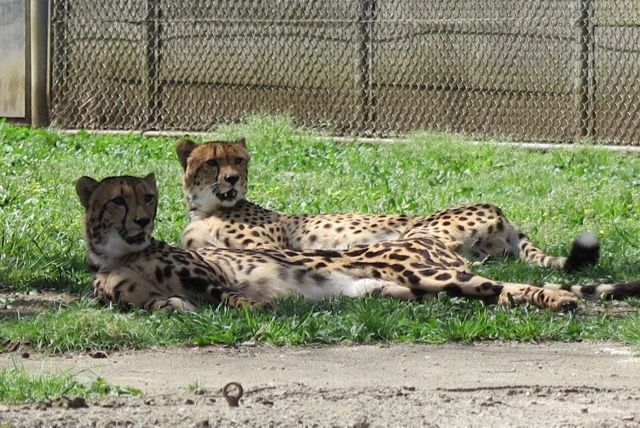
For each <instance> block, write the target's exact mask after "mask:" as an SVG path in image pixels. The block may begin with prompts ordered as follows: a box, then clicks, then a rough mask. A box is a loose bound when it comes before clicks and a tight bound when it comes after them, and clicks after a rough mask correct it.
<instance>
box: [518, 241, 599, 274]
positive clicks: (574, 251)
mask: <svg viewBox="0 0 640 428" xmlns="http://www.w3.org/2000/svg"><path fill="white" fill-rule="evenodd" d="M518 239H519V242H518V249H519V252H518V255H519V258H520V260H522V261H525V262H528V263H532V264H534V265H537V266H540V267H555V268H559V269H563V270H565V271H567V272H573V271H576V270H579V269H582V268H584V267H587V266H593V265H595V264H596V263H597V262H598V258H599V257H600V242H599V241H598V238H596V236H595V235H594V234H593V233H590V232H584V233H582V234H581V235H580V236H578V237H577V238H576V239H575V240H574V241H573V245H572V246H571V252H570V253H569V256H568V257H554V256H549V255H547V254H545V253H544V252H543V251H542V250H540V249H539V248H537V247H536V246H535V245H534V244H533V242H532V241H531V240H530V239H529V238H527V236H526V235H524V234H520V235H519V236H518Z"/></svg>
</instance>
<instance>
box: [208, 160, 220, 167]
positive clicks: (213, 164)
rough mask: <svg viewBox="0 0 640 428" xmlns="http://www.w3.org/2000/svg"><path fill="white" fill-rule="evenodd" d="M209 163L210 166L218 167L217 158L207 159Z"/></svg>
mask: <svg viewBox="0 0 640 428" xmlns="http://www.w3.org/2000/svg"><path fill="white" fill-rule="evenodd" d="M207 165H209V166H213V167H217V166H218V162H216V160H215V159H209V160H208V161H207Z"/></svg>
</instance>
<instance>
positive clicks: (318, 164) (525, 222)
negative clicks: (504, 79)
mask: <svg viewBox="0 0 640 428" xmlns="http://www.w3.org/2000/svg"><path fill="white" fill-rule="evenodd" d="M219 131H220V133H221V134H222V135H223V136H224V137H228V138H235V137H239V136H245V137H246V138H247V141H248V144H249V149H250V151H251V153H252V155H253V158H252V161H251V170H250V186H249V198H250V199H251V200H252V201H254V202H256V203H258V204H261V205H263V206H265V207H268V208H270V209H274V210H278V211H282V212H288V213H332V212H360V213H403V214H428V213H431V212H433V211H436V210H439V209H443V208H447V207H450V206H453V205H458V204H464V203H477V202H491V203H495V204H497V205H499V206H500V207H501V208H502V209H503V211H504V212H505V214H506V215H507V216H508V217H509V219H510V220H511V221H513V222H514V223H515V224H517V225H518V226H519V227H520V228H521V230H522V231H524V232H525V233H527V234H528V235H529V236H530V237H531V238H532V239H533V240H534V241H535V242H537V243H538V244H539V245H540V246H541V247H542V248H544V249H545V250H546V251H548V252H549V253H552V254H565V253H566V252H567V251H568V250H569V248H570V244H571V240H572V239H573V237H575V236H576V235H578V234H579V233H580V232H582V231H584V230H591V231H593V232H596V233H597V234H598V235H599V236H600V238H601V239H602V241H603V246H602V252H601V263H600V264H599V266H598V267H595V268H592V269H589V270H587V271H586V272H581V273H580V274H575V275H569V274H565V273H563V272H558V271H555V270H550V269H539V268H535V267H531V266H528V265H526V264H524V263H521V262H518V261H513V260H508V261H495V262H491V263H488V264H486V265H484V266H481V267H478V268H476V269H475V270H476V272H478V273H481V274H482V275H485V276H488V277H492V278H495V279H499V280H509V281H512V282H534V283H542V282H563V283H574V282H578V283H593V282H602V281H608V282H609V281H623V280H628V279H634V278H638V277H640V263H638V261H639V260H640V244H639V242H640V241H639V240H638V236H639V235H640V210H639V209H638V208H639V207H638V204H639V197H640V157H639V156H638V155H637V154H620V153H613V152H608V151H601V150H597V149H594V148H592V147H589V146H584V147H582V148H579V149H577V150H571V151H569V150H558V151H555V150H554V151H547V152H542V151H528V150H524V149H516V148H505V147H495V146H487V145H485V146H474V145H470V144H467V143H465V142H464V141H463V140H461V139H459V138H456V137H454V136H451V135H444V134H435V135H434V134H415V135H413V136H411V137H410V138H408V139H407V141H406V142H402V143H395V144H382V145H371V144H358V143H329V142H326V141H323V140H321V139H318V138H315V137H313V136H311V135H308V134H306V133H305V132H303V131H301V130H299V129H295V128H294V127H293V126H292V125H291V123H290V122H289V121H287V120H284V119H268V118H254V119H252V120H249V121H248V122H247V123H244V124H239V125H234V126H225V127H222V128H221V129H220V130H219ZM176 140H177V139H172V138H147V137H142V136H139V135H135V134H131V135H127V136H104V135H103V136H94V135H89V134H88V133H80V134H78V135H66V134H60V133H58V132H55V131H46V130H32V129H28V128H19V127H14V126H9V125H7V124H2V123H0V289H9V290H15V291H28V290H32V289H43V288H47V289H50V288H53V289H55V290H59V291H61V292H62V291H63V292H71V293H77V294H79V295H82V296H86V295H88V294H89V292H90V286H89V278H90V274H89V272H88V269H87V268H86V266H85V261H84V251H85V250H84V241H83V237H82V221H83V220H82V209H81V206H80V203H79V202H78V200H77V197H76V195H75V192H74V182H75V180H76V179H77V178H78V177H79V176H80V175H90V176H93V177H94V178H103V177H105V176H108V175H118V174H132V175H143V174H146V173H148V172H151V171H153V172H155V173H156V175H157V177H158V183H159V189H160V193H161V194H160V206H159V212H158V221H157V230H156V237H158V238H160V239H163V240H166V241H168V242H170V243H173V244H177V243H178V242H179V236H180V233H181V231H182V229H183V228H184V226H185V225H186V224H187V215H186V210H185V208H184V203H183V196H182V191H181V175H182V171H181V168H180V165H179V164H178V162H177V160H176V157H175V153H174V147H175V142H176ZM631 304H632V305H635V306H640V301H639V300H638V299H634V300H631ZM605 312H606V311H605ZM591 313H593V311H581V312H578V313H577V314H575V315H562V314H553V313H550V312H547V311H538V310H535V309H531V308H516V309H504V308H498V307H487V306H484V305H482V304H480V303H479V302H466V301H458V300H456V299H438V300H436V301H434V302H428V303H425V304H407V303H403V302H395V301H386V300H385V301H382V300H375V299H367V300H363V301H336V302H326V303H322V304H320V305H316V306H312V305H308V304H306V303H304V302H300V301H296V300H291V301H289V300H288V301H286V302H283V304H282V305H280V306H279V307H277V308H275V309H273V310H265V311H259V312H256V313H250V312H245V311H238V310H229V309H226V308H218V309H216V308H213V309H211V308H204V309H202V310H201V311H200V312H198V313H197V314H195V315H179V314H177V315H176V314H173V315H171V314H169V315H167V314H157V315H149V314H145V313H142V312H132V313H120V312H118V311H115V310H112V309H109V308H102V307H99V306H97V305H96V304H95V303H92V302H90V301H87V300H81V301H80V302H79V303H78V304H74V305H72V306H71V307H69V308H62V309H59V310H58V309H56V310H53V309H52V310H49V311H44V312H42V313H39V314H36V315H31V316H21V317H20V319H17V317H15V316H13V317H11V316H10V317H5V319H0V338H10V339H11V340H13V341H22V342H26V343H29V344H31V345H32V346H34V347H36V348H38V349H42V350H52V351H69V350H84V349H118V348H139V347H148V346H152V345H165V346H173V345H181V344H185V343H196V344H211V343H227V344H237V343H242V342H246V341H249V342H255V341H263V342H269V343H274V344H308V343H336V342H344V341H349V342H372V341H410V342H425V343H441V342H444V341H448V340H463V341H474V340H484V339H513V340H543V339H549V340H577V339H614V340H621V341H626V342H630V343H634V344H636V345H638V346H640V331H639V330H638V327H634V326H640V323H639V322H638V321H640V319H639V315H638V314H637V313H628V314H618V315H606V314H605V315H590V314H591ZM1 347H2V345H0V348H1Z"/></svg>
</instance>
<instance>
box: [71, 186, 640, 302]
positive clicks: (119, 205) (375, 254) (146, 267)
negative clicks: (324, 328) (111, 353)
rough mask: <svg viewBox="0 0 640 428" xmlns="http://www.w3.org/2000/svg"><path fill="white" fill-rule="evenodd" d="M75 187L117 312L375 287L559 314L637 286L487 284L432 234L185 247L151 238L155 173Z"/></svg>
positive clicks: (91, 258)
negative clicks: (309, 246) (333, 246)
mask: <svg viewBox="0 0 640 428" xmlns="http://www.w3.org/2000/svg"><path fill="white" fill-rule="evenodd" d="M76 192H77V194H78V196H79V198H80V201H81V203H82V205H83V206H84V208H85V233H86V243H87V259H88V262H89V265H90V267H91V269H92V271H93V280H92V282H93V287H94V294H95V295H96V296H97V297H98V298H99V299H100V300H102V301H103V302H112V303H115V304H117V305H119V306H121V307H123V308H128V307H142V308H146V309H148V310H157V309H163V308H169V309H177V310H182V311H195V310H196V309H197V307H198V306H199V305H200V304H202V303H206V304H213V305H215V304H219V303H226V304H228V305H230V306H234V307H237V306H244V305H249V306H260V305H263V304H270V303H272V302H274V301H275V300H276V299H278V298H281V297H285V296H290V295H299V296H302V297H303V298H305V299H307V300H311V301H316V300H319V299H323V298H331V297H337V296H345V297H360V296H366V295H370V294H374V293H375V294H379V295H382V296H390V297H395V298H398V299H404V300H421V299H425V298H428V297H430V296H433V295H435V294H437V293H439V292H441V291H442V292H446V293H448V294H451V295H454V296H465V297H468V298H478V299H483V300H485V301H487V302H495V303H499V304H502V305H513V304H518V303H528V304H532V305H535V306H538V307H541V308H549V309H553V310H563V309H571V308H573V307H575V306H576V304H577V296H578V295H580V294H585V292H586V294H588V295H592V296H599V295H601V294H603V293H609V294H613V295H614V297H616V293H618V294H620V293H621V292H622V293H625V292H626V293H629V290H631V293H635V294H636V295H637V294H640V285H638V286H633V285H632V286H631V288H629V286H626V285H624V286H592V287H591V288H588V287H580V286H575V287H573V288H571V287H565V288H568V290H571V291H568V290H563V289H558V288H557V287H551V288H541V287H535V286H531V285H526V284H512V283H503V282H497V281H493V280H490V279H486V278H482V277H480V276H478V275H475V274H473V273H472V272H470V271H468V270H467V268H466V267H465V263H464V261H463V260H462V259H461V258H460V257H459V256H458V255H457V254H456V253H455V252H453V251H451V250H449V249H448V248H447V247H446V246H445V245H444V244H442V243H441V242H440V241H438V240H436V239H431V238H414V239H404V240H396V241H386V242H380V243H376V244H371V245H368V246H367V245H361V246H356V247H354V248H351V249H349V250H345V251H326V250H311V251H294V250H279V249H273V248H271V249H269V248H267V249H264V250H262V251H259V250H237V249H229V248H217V247H205V248H201V249H199V250H196V251H193V250H184V249H181V248H177V247H172V246H170V245H168V244H166V243H164V242H161V241H158V240H155V239H154V238H152V232H153V228H154V221H155V218H156V208H157V201H158V195H157V191H156V182H155V176H154V175H153V174H149V175H147V176H146V177H144V178H137V177H131V176H119V177H108V178H105V179H104V180H102V181H96V180H94V179H92V178H89V177H81V178H80V179H79V180H78V182H77V183H76ZM624 287H626V288H624ZM633 287H635V288H633Z"/></svg>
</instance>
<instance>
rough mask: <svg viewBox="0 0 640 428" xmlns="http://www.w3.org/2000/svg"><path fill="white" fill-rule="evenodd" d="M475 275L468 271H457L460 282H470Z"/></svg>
mask: <svg viewBox="0 0 640 428" xmlns="http://www.w3.org/2000/svg"><path fill="white" fill-rule="evenodd" d="M471 278H473V275H472V274H470V273H467V272H458V273H456V279H457V280H458V281H460V282H468V281H469V280H470V279H471Z"/></svg>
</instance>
